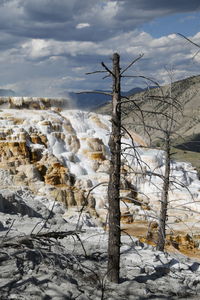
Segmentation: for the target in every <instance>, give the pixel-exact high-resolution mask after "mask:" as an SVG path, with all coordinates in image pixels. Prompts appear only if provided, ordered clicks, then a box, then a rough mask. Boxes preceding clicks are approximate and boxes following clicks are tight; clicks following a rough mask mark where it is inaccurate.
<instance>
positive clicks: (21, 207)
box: [0, 190, 42, 218]
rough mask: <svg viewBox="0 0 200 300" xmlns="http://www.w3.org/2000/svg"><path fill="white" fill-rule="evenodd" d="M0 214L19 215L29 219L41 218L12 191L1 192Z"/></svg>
mask: <svg viewBox="0 0 200 300" xmlns="http://www.w3.org/2000/svg"><path fill="white" fill-rule="evenodd" d="M0 212H3V213H6V214H21V215H22V216H24V215H27V216H29V217H40V218H41V217H42V215H41V214H39V213H38V212H37V211H35V210H34V209H33V208H32V207H30V206H28V205H27V204H26V203H25V202H24V200H23V199H22V197H20V196H19V195H18V194H16V193H15V192H12V191H7V190H5V191H1V193H0Z"/></svg>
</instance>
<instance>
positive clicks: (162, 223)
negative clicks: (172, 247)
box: [157, 134, 170, 251]
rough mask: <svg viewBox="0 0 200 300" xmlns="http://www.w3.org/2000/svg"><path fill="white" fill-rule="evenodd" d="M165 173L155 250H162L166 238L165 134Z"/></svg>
mask: <svg viewBox="0 0 200 300" xmlns="http://www.w3.org/2000/svg"><path fill="white" fill-rule="evenodd" d="M165 153H166V154H165V175H164V182H163V189H162V196H161V209H160V218H159V227H158V241H157V250H159V251H164V248H165V238H166V221H167V207H168V193H169V176H170V137H169V134H166V141H165Z"/></svg>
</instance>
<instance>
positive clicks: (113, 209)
mask: <svg viewBox="0 0 200 300" xmlns="http://www.w3.org/2000/svg"><path fill="white" fill-rule="evenodd" d="M119 62H120V56H119V54H117V53H114V54H113V72H112V77H113V97H112V132H111V135H110V140H109V147H110V152H111V160H110V179H109V185H108V205H109V211H108V213H109V217H108V224H109V239H108V278H109V280H110V281H111V282H115V283H118V282H119V270H120V167H121V105H120V102H121V91H120V81H121V75H120V65H119Z"/></svg>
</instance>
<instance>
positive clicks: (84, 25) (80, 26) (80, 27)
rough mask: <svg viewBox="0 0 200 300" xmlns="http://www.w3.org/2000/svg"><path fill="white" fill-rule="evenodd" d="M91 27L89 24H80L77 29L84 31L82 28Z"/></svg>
mask: <svg viewBox="0 0 200 300" xmlns="http://www.w3.org/2000/svg"><path fill="white" fill-rule="evenodd" d="M87 27H90V24H89V23H79V24H77V25H76V29H82V28H87Z"/></svg>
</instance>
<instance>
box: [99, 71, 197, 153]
mask: <svg viewBox="0 0 200 300" xmlns="http://www.w3.org/2000/svg"><path fill="white" fill-rule="evenodd" d="M161 88H162V93H163V94H164V95H165V96H166V95H171V99H174V103H175V101H177V102H179V103H180V104H181V106H182V113H181V112H180V111H176V110H174V112H173V115H174V119H175V120H176V121H179V125H177V128H176V130H177V136H179V139H178V141H177V143H178V144H179V147H181V145H182V143H185V142H184V141H183V139H185V141H187V147H188V145H194V143H195V144H196V145H197V141H196V137H197V136H200V76H193V77H189V78H186V79H183V80H179V81H176V82H174V83H172V85H171V86H170V85H166V86H163V87H161ZM156 96H157V97H161V89H159V88H152V89H150V90H148V91H147V90H146V91H140V92H139V93H134V94H132V95H131V96H129V99H130V100H131V99H137V101H138V102H137V104H139V106H140V108H141V109H143V110H146V111H147V110H152V107H153V105H152V106H151V103H150V101H149V100H147V99H149V98H150V97H151V98H152V99H153V98H154V99H155V97H156ZM123 109H124V110H125V112H126V113H125V114H123V124H124V125H126V127H128V128H129V129H131V130H134V131H136V132H138V133H139V134H140V135H142V136H143V137H146V138H147V140H148V135H149V130H148V131H147V132H145V131H143V130H142V129H141V126H138V127H137V125H136V124H138V123H140V124H141V120H140V119H139V115H136V114H134V113H135V110H136V109H135V108H134V106H133V105H131V104H130V103H128V104H126V105H125V104H124V106H123ZM95 111H96V112H98V113H102V114H110V113H111V103H107V104H106V105H104V106H101V107H99V108H97V109H96V110H95ZM163 113H169V110H168V108H167V107H165V108H163ZM145 117H146V122H147V123H148V124H151V125H152V126H153V125H154V124H155V122H156V118H155V115H154V116H153V115H152V114H149V113H148V114H146V116H145ZM161 122H162V120H161ZM150 135H151V138H152V140H156V138H157V133H154V132H153V130H152V132H151V134H150ZM191 140H193V141H194V143H193V144H191V142H190V141H191ZM188 141H189V142H188ZM198 145H199V144H198ZM195 149H196V147H195Z"/></svg>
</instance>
